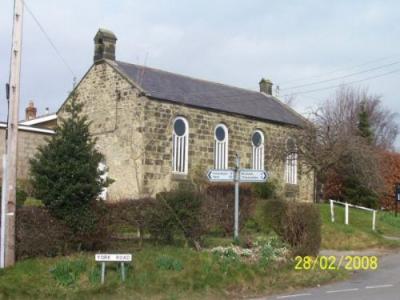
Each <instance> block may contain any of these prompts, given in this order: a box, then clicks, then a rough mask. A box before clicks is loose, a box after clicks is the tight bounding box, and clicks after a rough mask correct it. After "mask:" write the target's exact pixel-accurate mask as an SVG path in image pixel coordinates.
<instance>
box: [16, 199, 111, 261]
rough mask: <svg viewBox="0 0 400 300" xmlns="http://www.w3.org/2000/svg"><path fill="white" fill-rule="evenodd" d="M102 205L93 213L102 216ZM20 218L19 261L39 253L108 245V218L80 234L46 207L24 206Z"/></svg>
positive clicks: (59, 252) (18, 223)
mask: <svg viewBox="0 0 400 300" xmlns="http://www.w3.org/2000/svg"><path fill="white" fill-rule="evenodd" d="M98 210H99V208H97V207H94V208H93V213H94V214H95V215H96V216H97V218H101V214H99V212H98ZM17 216H18V217H17V218H16V257H17V259H18V260H21V259H25V258H29V257H37V256H57V255H67V254H70V253H72V252H73V251H76V250H80V249H85V250H98V249H104V248H106V246H107V242H108V240H109V238H108V231H107V228H106V225H107V222H106V219H105V218H102V220H99V221H98V222H96V227H95V230H93V231H92V232H91V233H90V234H85V235H76V234H74V232H73V231H72V230H71V228H70V227H69V226H67V225H66V224H65V223H64V221H62V220H59V219H57V218H55V217H53V216H52V215H51V214H50V213H49V211H48V210H47V209H45V208H42V207H33V206H32V207H21V208H18V209H17Z"/></svg>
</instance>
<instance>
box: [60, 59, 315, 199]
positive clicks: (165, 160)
mask: <svg viewBox="0 0 400 300" xmlns="http://www.w3.org/2000/svg"><path fill="white" fill-rule="evenodd" d="M76 92H77V97H78V100H79V101H82V102H84V103H85V106H84V113H86V114H87V115H88V116H89V120H90V121H91V122H92V124H91V127H90V131H91V133H92V135H93V136H95V137H96V138H97V139H98V140H97V145H98V148H99V150H100V151H101V152H102V153H103V154H104V155H105V157H106V165H107V166H108V168H109V176H110V177H111V178H113V179H114V180H115V182H114V183H113V184H112V185H111V186H110V188H109V198H110V199H112V200H119V199H122V198H136V197H139V196H142V195H146V194H151V195H154V194H155V193H157V192H160V191H164V190H168V189H170V188H171V186H172V185H174V184H175V183H177V182H179V180H185V179H188V178H189V177H193V176H194V173H195V172H197V173H198V172H200V174H203V175H204V178H205V176H206V170H207V169H208V168H212V167H213V165H214V160H213V157H214V129H215V126H216V125H217V124H219V123H224V124H225V125H226V126H227V127H228V130H229V167H233V163H234V157H235V153H236V152H238V153H239V154H240V156H241V158H242V167H246V168H250V167H251V155H252V146H251V140H250V139H251V135H252V133H253V131H254V130H255V129H260V130H261V131H263V132H264V135H265V167H266V169H267V170H268V171H269V172H270V174H271V177H272V178H276V179H277V180H278V181H279V182H280V185H281V188H282V192H283V193H285V194H286V195H288V196H290V197H292V198H294V199H298V200H303V201H312V199H313V186H314V185H313V176H312V174H308V173H306V172H305V168H304V166H302V164H301V163H300V164H299V172H298V173H299V175H298V184H297V185H295V186H289V185H286V184H284V161H283V160H281V161H276V160H274V161H273V160H272V157H271V155H270V154H271V153H270V151H269V150H270V148H272V147H270V148H269V146H271V145H273V144H274V143H275V144H276V141H282V140H285V139H286V138H288V137H290V136H293V137H295V136H296V131H297V130H299V129H297V128H295V127H292V126H287V125H282V124H274V123H267V122H262V121H259V120H254V119H250V118H246V117H243V116H240V115H233V114H229V113H222V112H216V111H210V110H202V109H198V108H193V107H187V106H184V105H178V104H173V103H171V102H163V101H160V100H154V99H149V98H148V97H146V96H143V93H140V91H139V90H138V89H136V88H134V87H133V85H132V83H130V82H129V80H128V79H126V78H125V77H124V76H123V75H121V74H120V73H118V72H117V71H115V69H114V68H113V67H112V66H111V65H109V64H108V63H104V62H103V63H98V64H95V65H94V66H93V67H92V68H91V69H90V70H89V71H88V73H87V74H86V75H85V77H84V78H83V79H82V81H81V82H80V83H79V85H78V86H77V88H76ZM59 114H60V115H61V116H62V117H65V115H64V114H65V112H64V110H63V109H61V110H60V111H59ZM177 116H183V117H185V118H186V119H187V120H188V122H189V126H190V129H189V174H188V175H187V176H177V175H174V174H172V163H171V156H172V121H173V120H174V118H175V117H177ZM196 170H197V171H196Z"/></svg>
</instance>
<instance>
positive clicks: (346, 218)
mask: <svg viewBox="0 0 400 300" xmlns="http://www.w3.org/2000/svg"><path fill="white" fill-rule="evenodd" d="M334 203H336V204H339V205H343V206H344V223H345V224H346V225H349V207H354V208H358V209H362V210H366V211H370V212H372V230H373V231H375V222H376V210H375V209H372V208H367V207H363V206H358V205H354V204H350V203H347V202H346V203H344V202H340V201H336V200H332V199H329V204H330V206H331V221H332V223H334V222H335V207H334Z"/></svg>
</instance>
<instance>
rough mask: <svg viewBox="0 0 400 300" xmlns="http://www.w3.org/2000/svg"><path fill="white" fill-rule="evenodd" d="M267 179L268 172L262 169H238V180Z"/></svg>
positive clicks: (254, 180)
mask: <svg viewBox="0 0 400 300" xmlns="http://www.w3.org/2000/svg"><path fill="white" fill-rule="evenodd" d="M267 179H268V173H267V172H266V171H264V170H252V169H240V170H239V181H240V182H265V181H267Z"/></svg>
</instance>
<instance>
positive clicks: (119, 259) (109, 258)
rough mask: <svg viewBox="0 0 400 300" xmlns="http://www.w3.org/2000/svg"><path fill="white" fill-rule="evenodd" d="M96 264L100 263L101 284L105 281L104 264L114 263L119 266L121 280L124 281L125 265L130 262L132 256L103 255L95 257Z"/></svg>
mask: <svg viewBox="0 0 400 300" xmlns="http://www.w3.org/2000/svg"><path fill="white" fill-rule="evenodd" d="M95 260H96V262H100V263H101V284H103V283H104V281H105V275H106V262H116V263H120V264H121V279H122V281H125V263H127V262H131V261H132V254H129V253H128V254H105V253H99V254H96V255H95Z"/></svg>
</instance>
